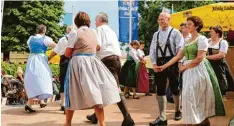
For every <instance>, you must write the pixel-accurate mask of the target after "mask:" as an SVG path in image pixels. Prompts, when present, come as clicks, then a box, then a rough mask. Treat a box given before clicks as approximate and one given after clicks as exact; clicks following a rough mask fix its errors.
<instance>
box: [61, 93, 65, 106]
mask: <svg viewBox="0 0 234 126" xmlns="http://www.w3.org/2000/svg"><path fill="white" fill-rule="evenodd" d="M60 96H61V103H60V105H61V106H65V97H64V93H60Z"/></svg>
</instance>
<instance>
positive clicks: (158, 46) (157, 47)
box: [156, 31, 164, 59]
mask: <svg viewBox="0 0 234 126" xmlns="http://www.w3.org/2000/svg"><path fill="white" fill-rule="evenodd" d="M159 33H160V31H159V32H158V34H157V45H156V58H157V59H158V49H159V51H160V52H161V54H162V55H163V54H164V53H163V50H162V48H161V46H160V44H159Z"/></svg>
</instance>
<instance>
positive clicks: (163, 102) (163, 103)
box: [157, 96, 167, 121]
mask: <svg viewBox="0 0 234 126" xmlns="http://www.w3.org/2000/svg"><path fill="white" fill-rule="evenodd" d="M157 98H158V107H159V112H160V116H159V118H160V119H161V120H162V121H164V120H167V117H166V108H167V98H166V96H157Z"/></svg>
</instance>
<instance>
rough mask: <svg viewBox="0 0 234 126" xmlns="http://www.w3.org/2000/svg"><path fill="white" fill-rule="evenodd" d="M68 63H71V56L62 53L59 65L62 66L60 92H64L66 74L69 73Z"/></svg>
mask: <svg viewBox="0 0 234 126" xmlns="http://www.w3.org/2000/svg"><path fill="white" fill-rule="evenodd" d="M68 64H69V58H67V57H65V56H64V55H62V56H61V57H60V64H59V67H60V73H59V81H60V89H59V92H60V93H64V80H65V76H66V73H67V67H68Z"/></svg>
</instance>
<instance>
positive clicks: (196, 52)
mask: <svg viewBox="0 0 234 126" xmlns="http://www.w3.org/2000/svg"><path fill="white" fill-rule="evenodd" d="M187 23H188V29H189V32H190V33H191V35H192V37H191V39H189V40H188V41H187V42H185V43H186V44H185V46H184V48H183V50H179V52H178V54H177V56H175V57H174V58H173V59H172V60H171V61H169V62H168V63H167V64H165V65H163V66H161V67H160V68H161V69H162V70H164V69H166V68H167V67H168V66H170V65H172V64H174V63H176V62H177V61H178V60H180V59H182V58H183V57H184V56H185V60H184V61H183V65H182V66H181V67H180V68H179V71H180V72H183V91H182V106H183V107H182V115H183V120H184V123H185V124H190V125H191V124H192V125H194V124H199V125H205V126H209V125H210V122H209V118H210V117H213V116H225V108H224V104H223V100H222V95H221V92H220V89H219V84H218V80H217V77H216V76H215V73H214V70H213V69H212V66H211V65H210V63H209V61H208V60H206V59H205V57H206V52H207V49H208V40H207V38H206V37H205V36H203V35H200V34H199V32H200V31H201V29H202V28H203V22H202V20H201V18H200V17H197V16H191V17H189V18H188V19H187Z"/></svg>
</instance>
